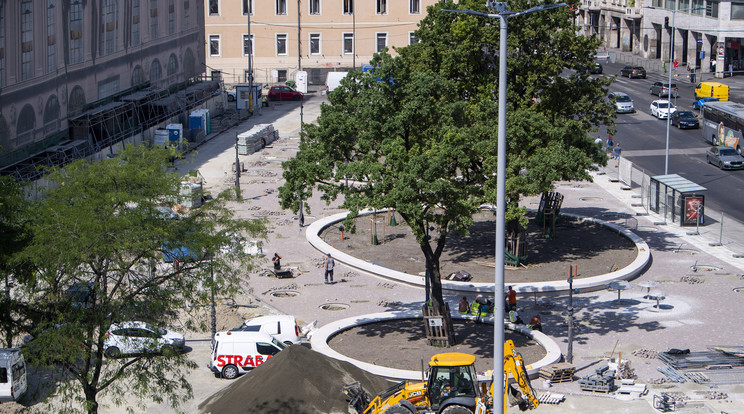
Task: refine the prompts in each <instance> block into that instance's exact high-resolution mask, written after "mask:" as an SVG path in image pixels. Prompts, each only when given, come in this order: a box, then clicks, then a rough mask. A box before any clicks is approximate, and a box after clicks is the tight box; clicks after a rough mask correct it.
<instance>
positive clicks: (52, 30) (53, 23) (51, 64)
mask: <svg viewBox="0 0 744 414" xmlns="http://www.w3.org/2000/svg"><path fill="white" fill-rule="evenodd" d="M55 1H56V0H47V73H51V72H54V71H55V70H57V7H55V5H54V3H55Z"/></svg>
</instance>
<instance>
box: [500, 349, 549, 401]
mask: <svg viewBox="0 0 744 414" xmlns="http://www.w3.org/2000/svg"><path fill="white" fill-rule="evenodd" d="M509 374H511V375H512V376H513V377H514V380H515V381H516V383H517V385H518V386H519V389H520V390H521V392H522V402H521V403H520V404H519V408H520V409H521V410H531V409H533V408H535V407H537V406H538V405H540V403H539V402H538V401H537V398H536V397H535V395H534V393H533V391H532V385H531V384H530V377H529V376H528V375H527V368H526V367H525V366H524V361H523V360H522V356H521V355H519V353H518V352H517V350H516V348H515V347H514V342H512V341H511V340H508V341H506V342H505V343H504V413H506V405H507V401H508V399H507V398H508V390H509V385H508V384H509ZM491 392H493V387H492V388H491Z"/></svg>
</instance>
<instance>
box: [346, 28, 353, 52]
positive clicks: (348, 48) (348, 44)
mask: <svg viewBox="0 0 744 414" xmlns="http://www.w3.org/2000/svg"><path fill="white" fill-rule="evenodd" d="M352 53H354V33H344V55H351V54H352Z"/></svg>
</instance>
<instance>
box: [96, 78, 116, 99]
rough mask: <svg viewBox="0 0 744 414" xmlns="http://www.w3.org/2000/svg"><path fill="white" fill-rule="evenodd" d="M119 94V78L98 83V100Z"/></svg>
mask: <svg viewBox="0 0 744 414" xmlns="http://www.w3.org/2000/svg"><path fill="white" fill-rule="evenodd" d="M116 92H119V76H118V75H117V76H114V77H112V78H109V79H106V80H102V81H100V82H98V99H103V98H105V97H107V96H111V95H113V94H115V93H116Z"/></svg>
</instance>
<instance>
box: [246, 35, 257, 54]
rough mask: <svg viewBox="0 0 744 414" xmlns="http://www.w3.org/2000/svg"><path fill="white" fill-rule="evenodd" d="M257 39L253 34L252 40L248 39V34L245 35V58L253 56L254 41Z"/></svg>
mask: <svg viewBox="0 0 744 414" xmlns="http://www.w3.org/2000/svg"><path fill="white" fill-rule="evenodd" d="M254 39H255V37H253V34H252V33H251V37H250V40H249V38H248V35H247V34H244V35H243V56H248V55H252V54H253V40H254Z"/></svg>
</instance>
